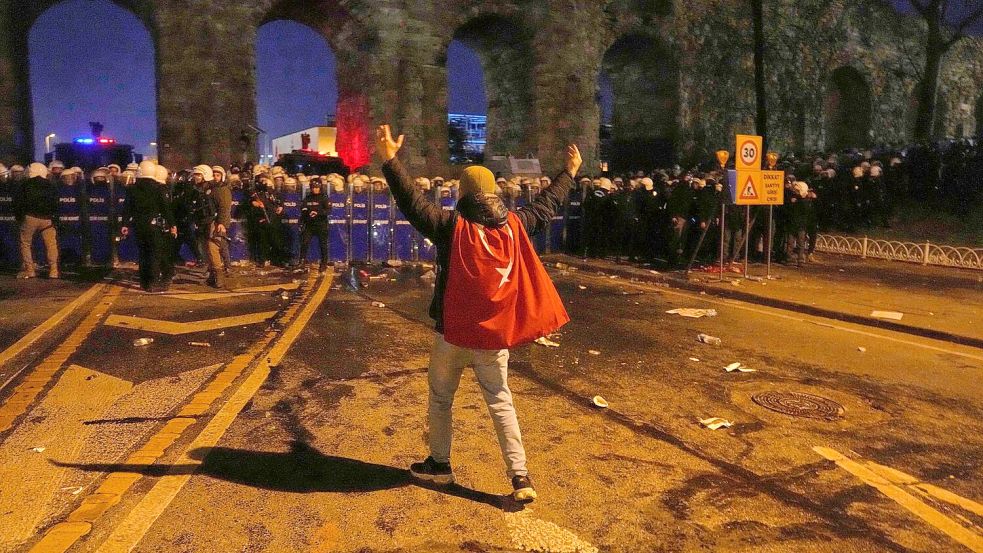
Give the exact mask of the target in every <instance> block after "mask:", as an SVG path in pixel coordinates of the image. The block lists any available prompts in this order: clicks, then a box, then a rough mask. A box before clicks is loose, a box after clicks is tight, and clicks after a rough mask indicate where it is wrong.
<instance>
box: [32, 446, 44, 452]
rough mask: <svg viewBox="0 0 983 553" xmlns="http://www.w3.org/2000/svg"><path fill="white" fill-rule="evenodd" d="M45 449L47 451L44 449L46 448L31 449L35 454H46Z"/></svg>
mask: <svg viewBox="0 0 983 553" xmlns="http://www.w3.org/2000/svg"><path fill="white" fill-rule="evenodd" d="M45 449H47V448H44V447H32V448H31V451H33V452H34V453H44V450H45Z"/></svg>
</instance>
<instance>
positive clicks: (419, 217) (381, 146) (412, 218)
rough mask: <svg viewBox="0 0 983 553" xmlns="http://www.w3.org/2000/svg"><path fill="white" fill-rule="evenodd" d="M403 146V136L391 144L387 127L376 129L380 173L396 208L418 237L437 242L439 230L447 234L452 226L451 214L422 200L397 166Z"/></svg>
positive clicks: (401, 169)
mask: <svg viewBox="0 0 983 553" xmlns="http://www.w3.org/2000/svg"><path fill="white" fill-rule="evenodd" d="M402 146H403V135H399V138H397V139H396V140H393V137H392V131H391V130H390V129H389V125H381V126H379V128H378V129H376V151H377V152H378V153H379V157H380V158H381V159H382V161H383V165H382V172H383V174H384V175H385V176H386V182H388V183H389V189H390V190H392V193H393V198H395V199H396V206H397V207H399V210H400V211H401V212H402V213H403V215H405V216H406V220H407V221H409V222H410V224H411V225H413V228H415V229H416V230H417V231H419V233H420V234H422V235H423V236H424V237H426V238H429V239H430V240H431V241H436V237H437V235H438V234H439V233H440V232H441V230H442V229H443V230H446V227H448V226H449V225H450V223H451V220H452V216H453V212H451V211H444V210H443V209H441V208H440V207H438V206H436V205H434V203H433V202H432V201H431V200H430V199H428V198H427V197H426V196H424V195H423V194H422V193H421V192H420V191H419V190H417V189H416V186H414V185H413V178H412V177H410V174H409V173H408V172H407V171H406V168H404V167H403V164H402V163H400V161H399V158H398V157H396V153H397V152H399V149H400V148H401V147H402Z"/></svg>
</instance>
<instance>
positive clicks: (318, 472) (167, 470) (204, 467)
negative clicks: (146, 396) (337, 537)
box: [51, 441, 523, 512]
mask: <svg viewBox="0 0 983 553" xmlns="http://www.w3.org/2000/svg"><path fill="white" fill-rule="evenodd" d="M188 456H189V457H191V458H192V459H197V460H200V461H201V465H190V464H188V465H163V464H161V465H158V464H153V465H136V464H108V463H63V462H59V461H54V460H52V461H51V463H52V464H54V465H56V466H59V467H68V468H75V469H79V470H83V471H88V472H136V473H140V474H144V475H146V476H166V475H186V474H195V473H197V474H201V475H205V476H210V477H212V478H217V479H219V480H225V481H228V482H234V483H236V484H242V485H245V486H252V487H254V488H262V489H266V490H272V491H281V492H288V493H312V492H333V493H364V492H376V491H382V490H391V489H396V488H402V487H405V486H417V487H420V488H425V489H428V490H432V491H435V492H439V493H442V494H446V495H451V496H454V497H459V498H462V499H467V500H469V501H475V502H478V503H484V504H486V505H490V506H492V507H495V508H497V509H502V510H503V511H507V512H516V511H521V510H522V509H523V505H522V504H521V503H517V502H515V501H514V500H513V499H512V496H511V495H494V494H490V493H486V492H482V491H478V490H473V489H471V488H466V487H464V486H461V485H459V484H451V485H449V486H440V485H436V484H431V483H429V482H421V481H418V480H416V479H415V478H413V477H412V475H410V473H409V471H408V470H406V469H401V468H396V467H391V466H388V465H379V464H375V463H367V462H365V461H359V460H357V459H349V458H347V457H337V456H334V455H325V454H323V453H321V452H320V451H318V450H317V449H315V448H313V447H311V446H309V445H308V444H306V443H304V442H299V441H295V442H292V443H291V450H290V451H288V452H275V451H251V450H247V449H236V448H228V447H214V448H198V449H193V450H191V451H190V452H189V453H188Z"/></svg>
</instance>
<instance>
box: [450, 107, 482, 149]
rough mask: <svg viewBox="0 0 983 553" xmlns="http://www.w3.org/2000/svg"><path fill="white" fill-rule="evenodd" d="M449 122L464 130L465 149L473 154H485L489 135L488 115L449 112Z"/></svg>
mask: <svg viewBox="0 0 983 553" xmlns="http://www.w3.org/2000/svg"><path fill="white" fill-rule="evenodd" d="M447 124H448V125H449V126H452V127H457V128H459V129H461V130H462V131H464V149H465V150H466V151H467V152H468V153H471V154H483V153H484V152H485V143H486V136H487V130H486V129H487V126H488V117H487V116H485V115H471V114H467V113H448V114H447Z"/></svg>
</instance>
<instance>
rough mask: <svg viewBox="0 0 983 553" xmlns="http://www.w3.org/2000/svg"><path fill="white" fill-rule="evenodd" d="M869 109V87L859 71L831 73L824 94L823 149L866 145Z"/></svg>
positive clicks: (846, 69) (870, 93)
mask: <svg viewBox="0 0 983 553" xmlns="http://www.w3.org/2000/svg"><path fill="white" fill-rule="evenodd" d="M872 108H873V95H872V92H871V89H870V84H868V82H867V79H866V78H865V77H864V76H863V74H862V73H861V72H860V71H858V70H857V69H856V68H854V67H851V66H843V67H840V68H838V69H836V70H835V71H833V73H832V75H831V76H830V82H829V85H828V91H827V94H826V109H825V114H826V149H828V150H843V149H847V148H863V147H866V146H868V145H870V130H871V122H872V119H871V118H872Z"/></svg>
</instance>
